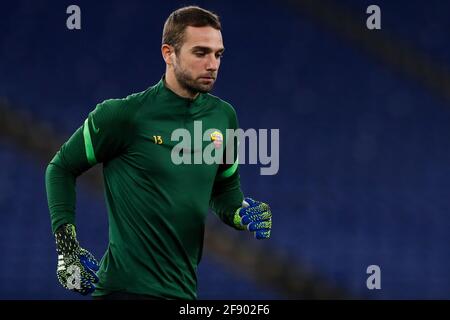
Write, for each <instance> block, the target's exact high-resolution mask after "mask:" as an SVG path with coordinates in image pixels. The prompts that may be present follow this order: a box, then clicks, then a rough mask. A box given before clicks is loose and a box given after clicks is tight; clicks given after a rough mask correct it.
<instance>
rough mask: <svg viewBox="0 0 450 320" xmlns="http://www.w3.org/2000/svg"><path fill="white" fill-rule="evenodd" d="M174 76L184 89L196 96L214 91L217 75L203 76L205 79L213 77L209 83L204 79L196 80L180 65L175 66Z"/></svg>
mask: <svg viewBox="0 0 450 320" xmlns="http://www.w3.org/2000/svg"><path fill="white" fill-rule="evenodd" d="M174 74H175V78H176V79H177V81H178V83H179V84H180V85H181V86H182V87H183V89H185V90H187V91H189V92H190V93H191V94H193V95H195V94H197V93H199V92H200V93H208V92H210V91H211V90H212V88H213V86H214V83H215V81H216V80H215V79H216V74H214V73H208V74H204V75H202V76H203V77H212V78H214V79H213V80H211V81H209V80H206V79H202V78H201V77H198V78H194V76H192V74H191V73H190V72H189V71H188V70H186V69H185V68H183V66H181V65H180V64H175V65H174Z"/></svg>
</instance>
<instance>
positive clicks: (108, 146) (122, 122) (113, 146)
mask: <svg viewBox="0 0 450 320" xmlns="http://www.w3.org/2000/svg"><path fill="white" fill-rule="evenodd" d="M128 102H129V101H128V99H114V100H106V101H105V102H103V103H101V104H99V105H97V107H96V108H95V110H94V111H92V112H91V113H90V114H89V116H88V118H87V119H86V120H85V121H84V124H83V125H82V126H81V127H80V128H79V129H78V130H77V131H76V132H75V133H74V134H73V135H72V136H71V137H70V139H69V140H68V141H67V142H66V143H64V145H63V146H62V147H61V149H60V150H59V151H58V152H57V153H56V155H55V157H54V158H53V159H52V160H51V161H50V164H49V165H48V167H47V170H46V174H45V183H46V190H47V200H48V207H49V210H50V216H51V224H52V231H53V233H55V231H56V230H57V229H58V228H59V227H60V226H61V225H63V224H75V203H76V197H75V194H76V193H75V185H76V179H77V177H78V176H79V175H81V174H82V173H83V172H85V171H87V170H88V169H89V168H91V167H92V166H94V165H95V164H96V163H99V162H104V161H107V160H109V159H112V158H113V157H116V156H118V155H119V154H120V153H121V152H123V151H124V150H125V149H126V147H127V145H128V143H129V138H130V135H131V129H132V128H131V125H130V120H129V119H130V109H129V108H127V105H128V104H129V103H128Z"/></svg>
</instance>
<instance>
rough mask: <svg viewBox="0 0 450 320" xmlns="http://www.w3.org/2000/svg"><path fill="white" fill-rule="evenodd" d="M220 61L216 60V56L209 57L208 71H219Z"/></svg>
mask: <svg viewBox="0 0 450 320" xmlns="http://www.w3.org/2000/svg"><path fill="white" fill-rule="evenodd" d="M219 65H220V60H219V59H217V58H216V56H215V55H214V54H212V55H209V57H208V62H207V64H206V70H208V71H217V69H219Z"/></svg>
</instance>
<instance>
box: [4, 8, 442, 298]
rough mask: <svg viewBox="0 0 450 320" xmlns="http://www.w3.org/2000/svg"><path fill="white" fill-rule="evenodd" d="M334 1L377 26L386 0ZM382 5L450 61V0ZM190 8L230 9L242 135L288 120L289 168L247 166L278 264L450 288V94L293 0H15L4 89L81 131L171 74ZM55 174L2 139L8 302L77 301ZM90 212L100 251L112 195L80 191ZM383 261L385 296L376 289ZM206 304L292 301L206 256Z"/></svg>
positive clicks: (388, 17)
mask: <svg viewBox="0 0 450 320" xmlns="http://www.w3.org/2000/svg"><path fill="white" fill-rule="evenodd" d="M293 2H295V1H293ZM334 2H335V3H336V4H338V5H339V6H342V7H345V8H347V9H348V10H350V12H352V13H353V14H354V16H356V17H358V18H359V19H360V22H361V28H365V20H366V18H367V14H366V13H365V10H366V8H367V6H368V5H369V4H372V2H369V1H364V0H361V1H356V0H353V1H352V0H345V1H334ZM375 3H376V4H378V5H379V6H380V7H381V10H382V30H381V31H373V32H379V33H384V34H389V35H395V37H396V38H397V39H401V41H402V43H405V44H407V45H408V46H410V47H411V48H413V49H414V50H416V51H417V52H420V53H421V54H423V55H425V56H428V57H431V58H432V60H433V61H435V62H436V63H437V64H438V65H440V66H441V67H442V68H443V69H446V70H448V67H449V64H450V42H449V41H448V39H449V31H450V19H448V12H450V2H444V1H437V0H434V1H427V2H425V1H406V0H404V1H403V0H402V1H395V2H394V1H387V0H385V1H381V0H380V1H376V2H375ZM71 4H77V5H79V6H80V8H81V12H82V29H81V30H79V31H69V30H68V29H67V28H66V27H65V23H66V18H67V16H68V15H67V14H66V8H67V7H68V6H69V5H71ZM187 4H197V5H200V6H203V7H205V8H208V9H211V10H213V11H215V12H217V13H219V15H220V16H221V19H222V24H223V27H224V29H223V36H224V42H225V46H226V48H227V49H226V53H225V57H224V60H223V62H222V66H221V70H220V73H219V75H220V76H219V80H218V82H217V85H216V87H215V89H214V94H216V95H218V96H220V97H222V98H223V99H225V100H227V101H229V102H230V103H232V104H233V105H234V107H235V109H236V110H237V113H238V116H239V120H240V125H241V127H242V128H256V129H258V128H268V129H270V128H279V129H280V171H279V173H278V174H277V175H275V176H260V175H259V167H258V166H255V165H243V166H242V167H241V177H242V184H243V190H244V191H245V193H246V194H247V195H251V196H253V197H255V198H257V199H261V200H265V201H266V202H268V203H269V204H271V207H272V209H273V213H274V229H273V232H272V239H271V240H270V242H268V243H269V244H270V245H268V248H270V250H269V249H268V253H267V259H268V260H270V257H271V256H270V255H271V252H273V251H279V252H284V253H286V254H288V255H290V256H292V257H295V258H296V259H298V260H299V261H302V263H303V264H304V265H306V266H308V267H309V268H310V269H311V270H314V271H315V272H317V273H318V274H320V275H321V276H322V277H323V278H324V279H326V281H327V282H328V283H330V284H332V285H334V286H338V287H340V288H343V289H345V290H346V291H347V292H349V293H351V294H352V295H353V296H355V297H365V298H372V299H413V298H414V299H416V298H424V299H433V298H443V299H448V298H450V273H449V272H448V270H450V252H449V250H448V244H449V242H450V233H449V229H450V214H449V213H450V201H449V194H450V139H449V137H450V126H449V122H450V108H449V107H450V105H449V103H448V101H447V102H446V101H445V100H444V99H443V98H442V97H440V96H439V95H436V94H435V93H434V92H432V91H430V90H427V89H426V88H425V87H424V86H422V85H421V84H420V83H419V82H417V81H415V80H414V79H410V78H409V77H406V76H404V75H402V74H401V73H399V72H396V71H395V70H394V69H393V68H391V67H390V66H389V65H385V64H383V63H382V62H380V61H379V60H377V59H375V58H374V57H372V56H370V55H368V54H366V53H365V52H364V50H361V49H360V48H358V47H357V46H354V45H352V44H351V43H349V42H346V41H344V40H342V39H341V38H339V37H338V36H336V35H335V34H334V33H333V32H332V30H329V29H326V28H323V27H322V26H321V25H320V23H317V22H316V21H314V19H310V18H307V17H305V16H303V15H301V14H299V13H298V12H297V11H295V10H292V4H290V3H288V2H287V1H286V2H283V1H256V0H251V1H218V0H217V1H192V2H187V1H162V0H161V1H160V0H158V1H117V0H115V1H95V2H93V1H58V2H56V1H55V2H53V1H24V0H20V1H19V0H17V1H14V2H13V1H3V2H2V3H1V13H0V97H4V98H7V99H8V101H9V102H11V103H12V104H14V106H15V107H16V108H17V109H20V110H24V111H26V112H28V113H29V114H31V116H32V118H33V119H34V121H39V122H44V123H48V124H49V125H51V126H52V127H53V128H55V130H56V131H57V132H59V133H60V134H61V136H63V137H65V138H67V137H68V136H69V135H70V134H71V133H72V132H73V131H74V130H75V129H76V128H78V127H79V126H80V125H81V124H82V123H83V121H84V119H85V117H86V116H87V114H88V113H89V112H90V111H91V110H92V109H93V108H94V107H95V105H96V104H97V103H98V102H100V101H102V100H104V99H107V98H113V97H123V96H126V95H128V94H129V93H131V92H137V91H141V90H144V89H146V88H147V87H148V86H150V85H153V84H154V83H156V82H157V81H158V80H159V79H160V77H161V75H162V74H163V72H164V64H163V60H162V59H161V55H160V41H161V31H162V25H163V23H164V20H165V18H166V17H167V16H168V14H169V13H170V12H171V11H172V10H174V9H176V8H178V7H180V6H182V5H187ZM44 170H45V164H44V163H41V162H39V161H37V160H36V159H35V157H34V156H33V154H32V153H31V152H27V150H23V149H21V148H19V147H17V146H16V145H15V144H14V143H13V142H12V141H10V140H9V139H8V137H4V136H3V137H2V136H0V256H1V258H0V298H1V299H78V298H79V297H78V296H75V295H73V294H71V293H69V292H66V291H65V290H64V289H62V288H61V287H60V286H59V285H58V283H57V280H56V276H55V268H56V254H55V247H54V240H53V237H52V235H51V230H50V220H49V214H48V208H47V204H46V195H45V187H44ZM77 212H78V215H77V219H78V225H79V227H78V229H79V236H80V239H81V242H82V244H84V246H86V247H89V249H91V250H92V251H93V253H95V255H96V256H99V257H100V256H101V255H102V254H103V251H104V250H105V248H106V243H107V239H106V236H107V221H106V209H105V205H104V202H103V199H102V198H101V197H98V196H96V195H94V194H92V193H91V192H90V191H89V189H87V188H86V187H85V186H83V185H79V186H78V200H77ZM212 219H213V217H212ZM223 228H227V227H226V226H223ZM247 241H249V242H250V241H256V240H253V239H251V237H248V238H247ZM372 264H375V265H379V266H380V268H381V274H382V277H381V279H382V282H381V285H382V288H381V290H373V291H370V290H368V289H367V287H366V279H367V277H368V275H367V274H366V268H367V266H369V265H372ZM199 298H201V299H227V298H235V299H283V298H284V296H283V293H282V292H280V291H279V290H276V289H273V288H272V287H270V286H267V285H263V284H261V283H256V282H254V281H252V280H251V279H250V278H247V277H246V276H244V275H240V274H239V272H236V271H235V270H233V269H230V268H229V266H228V265H227V264H224V263H223V262H222V261H220V260H218V259H215V258H214V257H213V256H211V255H208V254H207V255H205V256H204V259H203V261H202V263H201V265H200V268H199Z"/></svg>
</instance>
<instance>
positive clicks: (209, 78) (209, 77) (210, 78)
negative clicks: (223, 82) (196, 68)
mask: <svg viewBox="0 0 450 320" xmlns="http://www.w3.org/2000/svg"><path fill="white" fill-rule="evenodd" d="M200 79H206V80H215V79H216V78H214V77H211V76H203V77H200Z"/></svg>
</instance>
